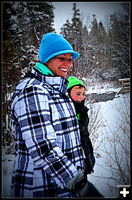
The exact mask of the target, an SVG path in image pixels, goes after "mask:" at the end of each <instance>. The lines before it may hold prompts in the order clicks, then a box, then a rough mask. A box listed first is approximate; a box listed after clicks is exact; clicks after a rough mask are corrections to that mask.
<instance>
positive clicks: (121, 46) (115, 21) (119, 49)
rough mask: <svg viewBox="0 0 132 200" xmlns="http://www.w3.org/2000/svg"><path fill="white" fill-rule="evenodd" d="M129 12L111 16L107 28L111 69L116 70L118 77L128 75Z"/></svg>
mask: <svg viewBox="0 0 132 200" xmlns="http://www.w3.org/2000/svg"><path fill="white" fill-rule="evenodd" d="M129 31H130V27H129V12H127V14H121V15H120V16H118V17H117V15H116V14H114V15H111V18H110V28H109V48H108V49H109V57H110V59H111V62H112V67H115V68H116V69H118V72H119V76H120V77H128V76H129V75H130V58H129V46H130V43H129V39H130V35H129Z"/></svg>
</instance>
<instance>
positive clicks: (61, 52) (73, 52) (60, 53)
mask: <svg viewBox="0 0 132 200" xmlns="http://www.w3.org/2000/svg"><path fill="white" fill-rule="evenodd" d="M66 53H72V54H73V57H72V60H74V59H77V58H78V57H79V56H80V54H79V53H78V52H76V51H73V50H64V51H59V52H56V53H54V54H52V55H51V56H49V57H47V58H45V59H44V58H43V63H46V62H47V61H49V60H50V59H51V58H54V57H55V56H57V55H62V54H66Z"/></svg>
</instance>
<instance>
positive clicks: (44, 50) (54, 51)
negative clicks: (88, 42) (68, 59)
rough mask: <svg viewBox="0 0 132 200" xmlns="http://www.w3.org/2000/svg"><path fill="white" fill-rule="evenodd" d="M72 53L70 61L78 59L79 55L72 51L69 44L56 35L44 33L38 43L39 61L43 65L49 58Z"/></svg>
mask: <svg viewBox="0 0 132 200" xmlns="http://www.w3.org/2000/svg"><path fill="white" fill-rule="evenodd" d="M65 53H72V54H73V57H72V60H74V59H76V58H78V57H79V56H80V54H79V53H78V52H76V51H73V48H72V46H71V45H70V43H69V42H68V41H67V40H66V39H65V38H64V37H63V36H62V35H59V34H56V33H46V34H45V35H44V36H43V38H42V40H41V43H40V48H39V60H40V62H42V63H43V64H44V63H46V62H47V61H48V60H50V59H51V58H53V57H55V56H57V55H61V54H65Z"/></svg>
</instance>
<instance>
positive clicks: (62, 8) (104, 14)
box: [52, 1, 129, 33]
mask: <svg viewBox="0 0 132 200" xmlns="http://www.w3.org/2000/svg"><path fill="white" fill-rule="evenodd" d="M52 3H53V5H54V7H55V9H54V14H55V19H54V24H55V28H56V31H57V33H59V32H60V27H62V25H63V24H64V23H65V22H66V20H67V19H69V21H70V20H71V18H72V15H73V10H72V8H73V3H74V2H52ZM75 3H76V5H77V8H79V10H80V13H81V17H82V19H83V22H84V23H85V24H86V25H87V26H88V27H89V25H90V22H91V21H92V15H93V14H95V15H96V18H97V21H98V22H99V21H100V20H101V21H102V22H103V23H105V22H106V20H107V18H108V16H109V15H110V14H113V13H114V12H117V13H119V12H121V13H122V12H124V9H123V6H122V3H123V4H128V3H129V2H120V1H117V2H75Z"/></svg>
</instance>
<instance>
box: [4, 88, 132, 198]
mask: <svg viewBox="0 0 132 200" xmlns="http://www.w3.org/2000/svg"><path fill="white" fill-rule="evenodd" d="M119 90H120V88H116V89H115V88H112V87H110V86H109V85H105V87H103V88H102V87H101V86H99V85H98V86H97V85H96V86H94V87H88V90H87V93H92V92H94V93H108V92H110V91H115V92H118V91H119ZM89 109H90V110H89V117H90V119H91V118H92V115H93V113H92V112H91V109H93V110H99V113H98V118H99V122H101V123H100V124H99V125H98V128H97V127H96V129H95V130H94V136H96V137H97V138H94V136H92V135H91V139H92V141H93V143H94V152H95V157H96V164H95V167H94V173H93V174H91V175H88V180H89V181H91V182H92V183H94V185H95V186H96V187H97V188H98V190H99V191H100V192H101V193H102V194H103V195H104V197H117V196H118V194H119V189H118V182H120V181H118V176H117V174H119V173H116V172H114V169H115V168H116V167H117V166H116V162H113V161H115V160H114V159H115V155H114V153H115V152H116V153H117V152H118V151H119V153H118V155H119V160H120V158H122V160H123V158H124V157H125V155H124V152H123V151H122V149H121V146H120V144H118V140H119V139H120V141H121V139H122V136H123V134H124V132H125V133H126V136H127V139H126V136H123V142H124V143H125V142H126V146H127V152H128V156H127V157H128V163H126V162H127V161H126V160H125V159H124V160H123V163H121V167H124V165H125V166H126V165H127V164H128V165H129V164H130V160H129V158H130V157H129V156H130V155H129V153H130V152H129V151H130V146H129V145H130V141H129V139H130V137H129V134H130V121H129V117H128V118H127V117H126V116H130V93H127V94H124V95H122V94H120V95H115V98H114V99H113V100H110V101H107V102H99V103H94V104H91V105H90V107H89ZM90 112H91V113H90ZM124 137H125V139H126V140H125V139H124ZM115 144H116V146H117V145H118V146H119V147H118V148H116V151H114V150H115ZM117 150H118V151H117ZM13 160H14V156H13V155H7V154H6V155H5V154H4V152H2V191H3V194H2V196H3V197H10V183H11V175H12V169H13ZM129 166H130V165H129ZM116 169H117V168H116ZM128 173H129V172H128ZM128 173H127V174H126V177H127V176H128ZM119 176H120V175H119ZM127 184H129V183H127ZM112 187H113V188H112Z"/></svg>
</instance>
